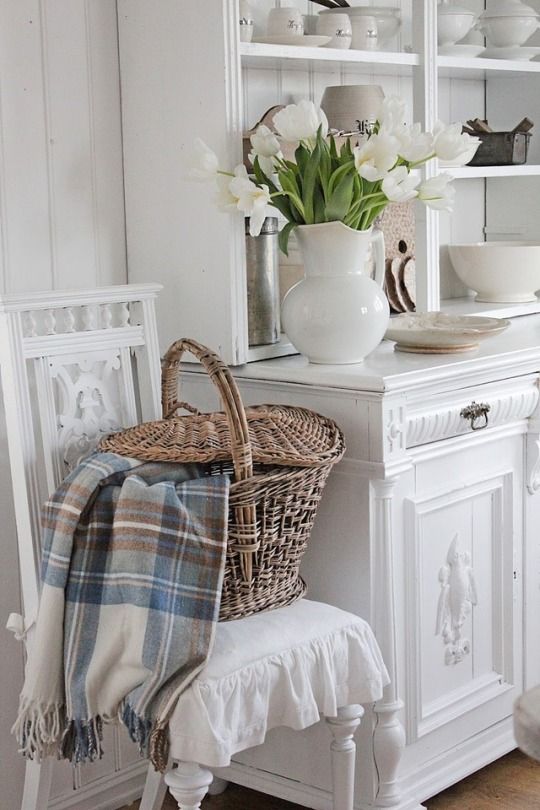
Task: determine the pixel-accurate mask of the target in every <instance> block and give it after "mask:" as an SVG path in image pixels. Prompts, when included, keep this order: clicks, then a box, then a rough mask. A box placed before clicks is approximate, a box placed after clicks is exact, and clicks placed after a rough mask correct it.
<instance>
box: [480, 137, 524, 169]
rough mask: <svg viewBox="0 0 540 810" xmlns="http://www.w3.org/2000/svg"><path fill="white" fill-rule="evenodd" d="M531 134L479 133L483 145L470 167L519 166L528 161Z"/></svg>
mask: <svg viewBox="0 0 540 810" xmlns="http://www.w3.org/2000/svg"><path fill="white" fill-rule="evenodd" d="M531 134H532V133H531V132H478V133H477V136H478V137H479V138H480V140H481V143H480V145H479V147H478V149H477V150H476V154H475V156H474V157H473V159H472V160H471V161H470V163H469V164H468V165H469V166H518V165H520V164H522V163H526V161H527V151H528V149H529V140H530V137H531Z"/></svg>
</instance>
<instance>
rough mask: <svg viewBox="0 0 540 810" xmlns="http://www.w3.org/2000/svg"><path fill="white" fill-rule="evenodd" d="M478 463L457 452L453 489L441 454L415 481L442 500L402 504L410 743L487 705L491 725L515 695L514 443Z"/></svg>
mask: <svg viewBox="0 0 540 810" xmlns="http://www.w3.org/2000/svg"><path fill="white" fill-rule="evenodd" d="M505 448H508V449H509V452H508V454H507V455H505V453H504V449H505ZM481 455H482V456H483V458H484V462H485V463H484V464H478V461H479V459H478V458H477V457H476V456H475V454H474V453H472V452H471V451H470V450H468V451H467V450H465V451H464V452H463V457H459V467H460V468H462V470H463V476H464V477H463V478H462V479H461V480H460V476H459V475H457V476H456V475H452V476H449V475H448V470H449V469H450V467H451V466H452V464H453V465H454V468H455V462H456V456H455V455H454V453H450V454H448V455H445V453H444V449H443V450H442V452H441V456H440V458H437V459H430V460H429V461H428V462H426V466H427V467H428V468H429V469H428V470H423V471H422V475H420V476H419V478H421V479H422V478H423V479H424V480H426V481H427V480H428V479H429V477H430V476H429V475H426V473H430V474H431V475H434V474H435V473H438V475H439V481H441V480H443V481H446V482H447V487H446V491H443V492H441V490H440V488H439V490H438V491H437V492H436V493H433V494H432V493H430V492H429V490H428V492H425V493H424V492H422V491H420V492H418V491H417V494H416V496H415V497H414V498H411V499H408V500H407V501H406V502H405V504H404V508H405V517H406V533H405V553H406V557H405V559H406V571H405V578H406V598H405V601H406V611H405V614H406V616H407V618H408V627H407V633H408V635H409V637H410V643H409V644H408V650H407V659H408V660H407V673H408V677H407V693H408V696H407V701H406V702H407V715H408V722H407V731H408V736H409V739H410V741H413V740H415V739H419V738H420V737H422V736H424V735H425V734H428V733H429V732H432V731H435V730H436V729H438V728H440V727H442V726H444V725H445V724H447V723H449V722H451V721H452V720H455V719H456V718H458V717H460V716H462V715H464V714H466V713H469V712H472V711H474V709H475V708H478V707H479V706H481V705H483V704H485V703H487V702H488V701H492V706H493V722H496V721H498V720H500V719H502V718H503V717H505V716H507V715H508V714H509V713H510V712H511V704H512V700H513V698H514V696H515V694H516V693H517V691H519V688H520V686H521V607H520V597H519V582H518V579H517V578H516V577H517V575H518V573H519V568H520V563H519V559H520V549H521V532H522V507H521V499H520V489H521V477H522V476H521V465H520V460H521V458H522V455H521V437H515V438H514V439H513V440H512V441H509V440H505V443H504V442H503V443H502V444H501V443H499V444H498V445H497V443H495V442H493V443H492V445H491V447H490V448H489V452H486V447H484V448H483V450H482V454H481ZM488 462H489V463H488ZM421 464H422V462H421ZM504 467H506V469H504ZM443 469H445V470H446V477H445V478H441V477H440V476H441V472H442V471H443ZM497 469H499V470H500V471H499V472H497V474H494V470H497ZM449 479H450V480H449Z"/></svg>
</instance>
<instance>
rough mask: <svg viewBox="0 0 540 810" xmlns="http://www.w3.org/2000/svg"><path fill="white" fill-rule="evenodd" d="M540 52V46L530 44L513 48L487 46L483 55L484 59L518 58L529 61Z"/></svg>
mask: <svg viewBox="0 0 540 810" xmlns="http://www.w3.org/2000/svg"><path fill="white" fill-rule="evenodd" d="M539 54H540V48H529V46H528V45H523V46H521V47H513V48H486V50H485V51H484V53H483V54H482V57H483V58H484V59H516V60H517V61H519V62H529V61H530V60H531V59H534V57H535V56H538V55H539Z"/></svg>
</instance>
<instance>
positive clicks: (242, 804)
mask: <svg viewBox="0 0 540 810" xmlns="http://www.w3.org/2000/svg"><path fill="white" fill-rule="evenodd" d="M425 805H426V807H427V810H540V764H539V763H537V762H535V761H534V760H532V759H529V758H528V757H526V756H525V755H524V754H522V753H521V752H520V751H512V753H510V754H508V755H507V756H505V757H503V758H502V759H499V760H497V762H494V763H492V764H491V765H488V766H487V767H486V768H483V769H482V770H481V771H478V772H477V773H474V774H472V776H469V777H468V778H467V779H464V780H463V781H462V782H458V784H457V785H454V786H453V787H451V788H449V789H448V790H445V791H444V792H443V793H439V795H438V796H434V797H433V798H432V799H429V800H428V801H427V802H425ZM138 807H139V803H138V802H135V803H134V804H132V805H129V808H128V807H125V808H122V810H136V809H137V810H138ZM163 810H177V805H176V803H175V802H174V800H173V799H172V798H171V796H169V795H167V798H166V799H165V802H164V804H163ZM203 810H302V808H300V807H299V806H298V805H296V804H291V803H290V802H285V801H282V800H281V799H275V798H273V797H272V796H264V795H263V794H262V793H255V792H254V791H252V790H247V789H246V788H242V787H239V786H238V785H229V787H228V788H227V790H226V791H225V793H222V794H221V795H220V796H208V797H207V798H206V799H205V801H204V802H203Z"/></svg>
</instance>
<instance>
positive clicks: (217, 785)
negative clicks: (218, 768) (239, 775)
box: [208, 776, 229, 796]
mask: <svg viewBox="0 0 540 810" xmlns="http://www.w3.org/2000/svg"><path fill="white" fill-rule="evenodd" d="M228 785H229V783H228V782H227V780H226V779H221V777H219V776H214V778H213V780H212V784H211V785H210V787H209V788H208V793H209V794H210V796H219V795H220V793H224V792H225V791H226V790H227V787H228Z"/></svg>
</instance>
